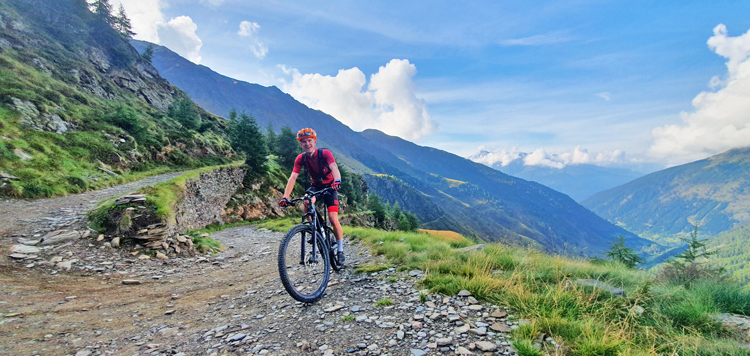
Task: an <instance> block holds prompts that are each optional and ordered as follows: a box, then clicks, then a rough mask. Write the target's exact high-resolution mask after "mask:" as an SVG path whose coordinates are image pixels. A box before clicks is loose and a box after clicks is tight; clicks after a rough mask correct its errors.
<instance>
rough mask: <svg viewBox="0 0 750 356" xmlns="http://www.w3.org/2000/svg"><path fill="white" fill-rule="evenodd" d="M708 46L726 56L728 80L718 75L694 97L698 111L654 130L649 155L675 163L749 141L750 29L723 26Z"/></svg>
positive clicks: (715, 32) (683, 115)
mask: <svg viewBox="0 0 750 356" xmlns="http://www.w3.org/2000/svg"><path fill="white" fill-rule="evenodd" d="M708 47H709V48H710V49H711V50H713V51H714V52H716V54H718V55H720V56H722V57H724V58H726V59H727V62H726V66H727V75H726V77H725V78H723V79H722V78H719V77H714V78H712V79H711V81H710V82H709V87H711V88H714V89H716V91H713V92H711V91H704V92H701V93H700V94H698V95H697V96H696V97H695V98H694V99H693V101H692V104H693V108H694V111H693V112H682V113H680V119H682V121H683V123H682V124H679V125H667V126H661V127H656V128H654V129H653V130H652V131H651V135H652V138H653V143H652V145H651V148H650V152H649V153H650V154H651V155H652V156H654V157H657V158H662V159H665V160H667V161H668V163H670V164H680V163H685V162H689V161H693V160H697V159H702V158H705V157H706V156H707V155H713V154H717V153H721V152H723V151H726V150H729V149H731V148H734V147H741V146H747V145H750V31H748V32H746V33H745V34H743V35H741V36H737V37H730V36H728V34H727V28H726V26H724V25H723V24H720V25H718V26H716V27H715V28H714V35H713V36H712V37H711V38H709V39H708Z"/></svg>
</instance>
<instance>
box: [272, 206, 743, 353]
mask: <svg viewBox="0 0 750 356" xmlns="http://www.w3.org/2000/svg"><path fill="white" fill-rule="evenodd" d="M291 224H293V222H292V221H289V220H287V221H286V223H284V222H283V221H273V222H267V223H264V224H262V226H264V227H268V228H271V229H275V230H277V231H286V229H288V228H289V227H290V225H291ZM344 233H345V234H346V235H347V236H350V237H351V238H352V239H354V240H356V241H359V242H361V243H363V244H365V245H367V246H368V247H369V248H370V249H371V250H372V251H373V254H374V255H379V256H383V257H384V259H383V260H382V262H379V263H377V262H376V264H372V265H363V266H358V269H359V270H360V271H362V272H373V271H378V270H383V269H387V268H390V267H392V266H395V267H397V268H398V269H399V270H412V269H421V270H423V271H425V275H426V276H425V278H424V280H423V282H422V283H423V286H424V287H425V288H427V289H429V291H430V292H432V293H443V294H447V295H456V294H457V293H458V292H459V291H460V290H462V289H466V290H468V291H469V292H471V295H472V296H474V297H476V298H477V299H480V300H485V301H489V302H492V303H493V304H496V305H500V306H506V307H509V308H510V313H511V314H513V318H512V320H519V319H525V320H528V323H521V326H520V327H519V328H518V329H516V330H514V331H513V332H512V334H511V335H512V342H513V346H514V347H515V348H516V350H517V351H518V354H519V355H522V356H542V355H545V354H546V355H576V356H578V355H580V356H602V355H604V356H610V355H611V356H616V355H654V356H656V355H696V356H697V355H728V356H729V355H732V356H733V355H750V348H747V346H746V344H743V342H746V339H745V338H746V337H747V335H746V334H742V333H739V332H737V331H733V330H729V329H726V328H725V327H724V326H722V324H720V323H719V322H718V321H716V319H715V318H716V316H717V315H718V314H719V313H737V314H742V315H749V314H750V292H748V291H743V290H742V288H741V286H740V285H738V284H736V283H732V282H724V283H716V280H704V281H699V282H695V283H693V284H691V285H690V287H689V288H688V287H685V286H683V285H679V284H675V283H672V282H670V281H668V280H667V281H665V280H661V279H657V278H656V276H655V275H654V274H651V273H649V272H647V271H643V270H635V269H628V268H626V267H624V266H623V265H621V264H618V263H613V262H607V261H604V262H598V263H596V264H592V263H591V262H588V261H586V260H580V259H568V258H563V257H559V256H550V255H546V254H543V253H540V252H538V251H535V250H530V249H520V248H513V247H508V246H504V245H499V244H491V245H487V246H486V247H485V248H483V249H481V250H472V251H469V252H459V251H457V250H456V249H457V248H461V247H465V246H469V245H471V242H470V241H469V240H468V239H465V238H456V236H454V235H446V234H440V233H436V234H425V233H401V232H385V231H380V230H374V229H366V228H352V227H345V228H344ZM578 279H593V280H597V281H599V282H605V283H608V284H609V285H611V286H613V287H617V288H622V289H624V291H625V294H624V295H622V296H619V295H614V294H610V293H609V291H608V290H606V289H601V288H594V287H591V286H588V285H584V284H581V283H578V282H576V281H577V280H578ZM548 338H551V339H552V340H553V341H554V343H553V342H549V341H545V340H548ZM535 344H536V345H535ZM743 345H745V346H743Z"/></svg>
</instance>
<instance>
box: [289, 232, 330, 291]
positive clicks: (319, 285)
mask: <svg viewBox="0 0 750 356" xmlns="http://www.w3.org/2000/svg"><path fill="white" fill-rule="evenodd" d="M303 233H304V235H305V236H304V238H302V235H303ZM312 233H313V230H312V228H311V227H310V226H309V225H297V226H295V227H293V228H291V229H289V231H288V232H287V233H286V236H284V239H283V240H282V241H281V244H280V245H279V258H278V267H279V277H280V278H281V284H283V285H284V289H286V291H287V293H289V295H290V296H292V298H294V299H296V300H298V301H300V302H303V303H314V302H316V301H318V300H320V298H322V297H323V293H324V292H325V290H326V287H327V286H328V279H329V278H330V276H331V261H330V257H329V256H328V255H329V254H330V253H329V251H328V250H326V246H325V245H326V243H325V242H324V241H323V237H322V236H320V234H315V236H316V237H315V239H314V242H315V243H316V246H317V247H316V248H317V250H316V256H315V258H316V259H317V262H315V263H314V262H311V258H312V256H311V253H310V252H311V250H312V243H311V241H312V240H311V239H310V237H311V236H312ZM302 245H304V246H305V247H306V249H305V256H304V257H302V258H301V256H300V255H296V254H298V253H299V254H301V251H299V249H301V246H302ZM300 259H302V263H300ZM321 264H322V266H321ZM321 267H322V270H320V269H321ZM310 286H312V288H310ZM310 289H312V291H311V292H309V293H308V291H309V290H310Z"/></svg>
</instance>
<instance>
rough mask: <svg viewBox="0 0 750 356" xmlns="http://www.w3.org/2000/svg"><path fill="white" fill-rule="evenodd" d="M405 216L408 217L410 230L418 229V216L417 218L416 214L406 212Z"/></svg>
mask: <svg viewBox="0 0 750 356" xmlns="http://www.w3.org/2000/svg"><path fill="white" fill-rule="evenodd" d="M406 217H407V218H408V219H409V224H410V225H411V227H410V229H409V230H410V231H417V230H418V229H419V218H417V215H416V214H412V213H407V214H406Z"/></svg>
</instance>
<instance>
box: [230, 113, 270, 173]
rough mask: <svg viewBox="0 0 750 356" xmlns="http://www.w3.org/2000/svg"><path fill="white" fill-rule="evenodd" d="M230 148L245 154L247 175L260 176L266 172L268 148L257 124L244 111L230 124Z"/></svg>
mask: <svg viewBox="0 0 750 356" xmlns="http://www.w3.org/2000/svg"><path fill="white" fill-rule="evenodd" d="M230 135H231V139H232V148H234V150H235V151H237V152H242V153H244V154H245V163H246V164H247V165H248V167H249V168H250V171H249V172H248V174H251V175H253V176H260V175H261V174H263V173H265V172H266V169H267V167H266V165H265V163H266V155H267V154H268V148H267V147H266V140H265V138H264V137H263V133H261V132H260V128H259V127H258V123H257V122H256V121H255V118H254V117H252V116H251V115H248V114H246V113H245V112H244V111H243V112H242V113H241V114H240V115H239V118H238V119H237V120H235V121H233V122H232V131H231V133H230Z"/></svg>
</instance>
